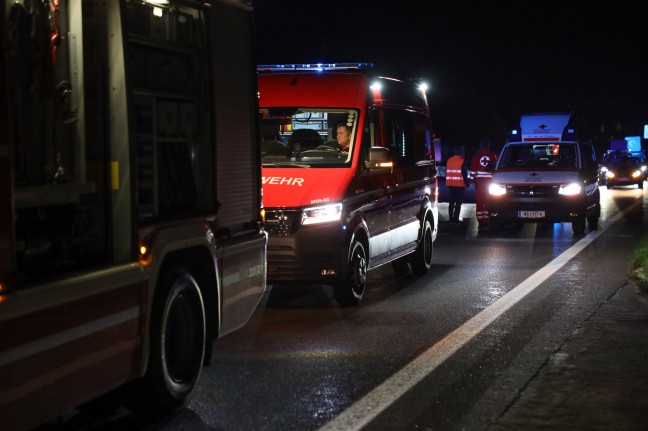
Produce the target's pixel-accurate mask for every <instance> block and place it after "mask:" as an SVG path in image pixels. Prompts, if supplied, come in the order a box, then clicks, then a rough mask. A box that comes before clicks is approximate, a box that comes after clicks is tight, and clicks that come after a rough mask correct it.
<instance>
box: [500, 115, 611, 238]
mask: <svg viewBox="0 0 648 431" xmlns="http://www.w3.org/2000/svg"><path fill="white" fill-rule="evenodd" d="M577 126H578V125H577V123H576V119H575V118H574V116H573V114H571V113H556V114H530V115H523V116H522V118H521V120H520V126H519V127H518V128H516V129H514V130H513V131H512V132H511V134H510V135H509V137H508V140H507V142H506V144H505V145H504V148H502V151H501V153H500V157H499V159H498V162H497V166H496V169H495V172H494V173H493V179H492V182H491V184H490V188H489V195H490V199H489V213H490V218H491V220H493V221H495V222H522V223H538V222H571V223H572V230H573V231H574V233H576V234H582V233H583V232H584V231H585V220H587V222H588V224H589V227H590V229H596V225H597V223H598V219H599V215H600V203H599V201H600V195H599V190H598V164H597V161H596V153H595V151H594V148H593V146H592V145H591V144H587V143H583V142H581V141H580V140H579V139H578V136H577V132H578V128H577Z"/></svg>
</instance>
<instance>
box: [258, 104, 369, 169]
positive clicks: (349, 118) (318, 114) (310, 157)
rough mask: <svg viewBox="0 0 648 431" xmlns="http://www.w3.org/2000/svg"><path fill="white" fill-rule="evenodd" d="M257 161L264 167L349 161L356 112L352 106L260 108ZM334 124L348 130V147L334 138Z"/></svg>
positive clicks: (332, 165)
mask: <svg viewBox="0 0 648 431" xmlns="http://www.w3.org/2000/svg"><path fill="white" fill-rule="evenodd" d="M260 114H261V133H260V135H261V143H260V146H261V160H262V164H263V166H264V167H273V166H287V165H291V164H294V165H295V166H304V165H306V166H311V167H343V166H348V164H349V163H350V162H351V155H352V153H353V151H354V150H355V147H357V146H356V145H355V136H356V130H357V123H358V116H359V112H358V111H357V110H353V109H341V108H332V109H320V108H300V107H277V108H261V110H260ZM338 125H344V126H345V127H348V128H349V129H350V140H349V145H348V147H346V146H345V147H341V146H340V145H339V144H338V142H337V139H336V136H337V128H338Z"/></svg>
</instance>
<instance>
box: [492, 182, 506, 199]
mask: <svg viewBox="0 0 648 431" xmlns="http://www.w3.org/2000/svg"><path fill="white" fill-rule="evenodd" d="M488 193H490V194H491V195H493V196H502V195H505V194H506V187H504V186H503V185H501V184H497V183H491V184H490V186H488Z"/></svg>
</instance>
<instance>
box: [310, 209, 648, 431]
mask: <svg viewBox="0 0 648 431" xmlns="http://www.w3.org/2000/svg"><path fill="white" fill-rule="evenodd" d="M641 203H642V201H640V200H639V201H637V202H635V203H634V204H633V205H631V206H629V207H628V208H626V209H625V210H623V211H622V212H619V213H617V214H615V215H614V216H613V217H612V218H610V219H609V220H608V221H607V223H606V224H605V226H604V227H600V228H599V230H596V231H593V232H590V233H589V234H588V235H586V236H585V237H583V238H582V239H581V240H580V241H578V242H577V243H576V244H574V245H572V246H571V247H570V248H569V249H567V250H565V251H564V252H563V253H562V254H560V255H559V256H557V257H556V258H555V259H553V260H552V261H551V262H549V263H548V264H547V265H545V266H544V267H543V268H541V269H539V270H538V271H537V272H536V273H534V274H533V275H531V276H530V277H529V278H527V279H526V280H524V281H523V282H522V283H520V284H519V285H517V286H516V287H515V288H513V289H512V290H511V291H509V292H508V293H506V294H505V295H504V296H502V297H501V298H500V299H498V300H497V301H496V302H494V303H493V304H492V305H491V306H489V307H488V308H485V309H484V310H482V311H481V312H479V313H478V314H477V315H475V316H474V317H472V318H471V319H470V320H468V321H467V322H466V323H464V324H463V325H461V326H460V327H459V328H457V329H455V330H454V331H452V332H451V333H450V334H448V335H447V336H446V337H445V338H443V339H442V340H441V341H439V342H438V343H436V344H435V345H433V346H432V347H430V348H429V349H428V350H426V351H425V352H423V353H422V354H421V355H420V356H418V357H417V358H415V359H414V360H413V361H412V362H410V363H409V364H407V365H406V366H405V367H404V368H402V369H401V370H399V371H398V372H397V373H396V374H394V375H393V376H391V377H390V378H388V379H387V380H385V381H384V382H383V383H382V384H381V385H379V386H378V387H376V388H375V389H374V390H372V391H371V392H369V393H368V394H367V395H365V396H364V397H363V398H362V399H360V400H358V401H356V402H355V403H354V404H353V405H351V406H350V407H349V408H347V409H346V410H345V411H343V412H342V413H340V414H339V415H338V416H337V417H335V418H334V419H332V420H331V421H330V422H329V423H327V424H326V425H324V426H323V427H322V428H320V430H321V431H329V430H330V431H333V430H360V429H362V427H363V426H365V425H367V424H368V423H370V422H371V421H372V420H374V419H375V418H376V417H377V416H378V415H379V414H380V413H381V412H383V411H384V410H385V409H387V408H388V407H389V406H390V405H391V404H393V403H394V402H395V401H396V400H398V398H400V397H401V396H402V395H403V394H405V393H406V392H407V391H409V390H410V389H411V388H412V387H413V386H414V385H416V384H417V383H418V382H420V381H421V380H422V379H423V378H425V377H426V376H427V375H429V374H430V373H431V372H433V371H434V370H435V369H436V368H437V367H438V366H439V365H441V364H442V363H443V362H445V360H446V359H448V358H449V357H450V356H452V355H453V354H454V353H455V352H457V351H458V350H459V349H461V348H462V347H463V346H465V345H466V344H467V343H468V342H470V340H472V339H473V338H474V337H475V336H477V335H478V334H479V333H480V332H481V331H483V330H484V329H485V328H486V327H487V326H488V325H490V324H491V323H492V322H493V321H495V320H496V319H497V318H498V317H500V316H501V315H502V314H504V313H505V312H506V311H507V310H508V309H509V308H511V307H512V306H514V305H515V304H516V303H518V302H519V301H520V300H522V299H523V298H524V297H525V296H526V295H528V294H529V293H531V292H533V290H535V288H536V287H538V286H539V285H540V284H541V283H542V282H544V281H545V280H546V279H547V278H549V277H550V276H551V275H553V274H554V273H555V272H556V271H558V270H559V269H560V268H562V267H563V266H564V265H565V264H566V263H567V262H569V261H570V260H571V259H572V258H573V257H575V256H576V255H577V254H578V253H580V252H581V251H582V250H583V249H584V248H585V247H587V246H588V245H589V244H590V243H591V242H592V241H594V240H595V239H596V238H598V237H599V236H600V235H601V234H602V233H603V232H605V231H606V230H607V229H608V228H609V227H610V226H612V225H613V224H614V223H616V222H617V221H618V220H619V219H620V218H621V217H623V216H624V215H625V214H626V213H628V212H630V211H631V210H633V209H634V208H635V207H636V206H638V205H639V204H641Z"/></svg>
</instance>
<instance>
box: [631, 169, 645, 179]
mask: <svg viewBox="0 0 648 431" xmlns="http://www.w3.org/2000/svg"><path fill="white" fill-rule="evenodd" d="M642 175H643V173H641V171H639V170H637V171H634V172H633V173H632V178H639V177H640V176H642Z"/></svg>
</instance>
